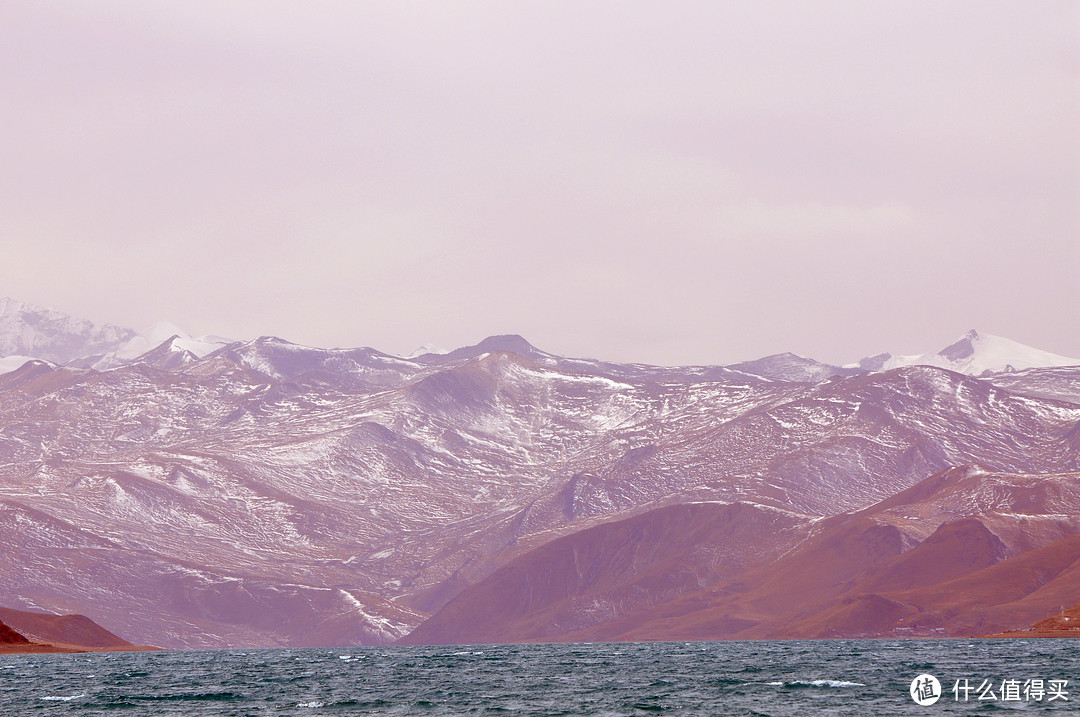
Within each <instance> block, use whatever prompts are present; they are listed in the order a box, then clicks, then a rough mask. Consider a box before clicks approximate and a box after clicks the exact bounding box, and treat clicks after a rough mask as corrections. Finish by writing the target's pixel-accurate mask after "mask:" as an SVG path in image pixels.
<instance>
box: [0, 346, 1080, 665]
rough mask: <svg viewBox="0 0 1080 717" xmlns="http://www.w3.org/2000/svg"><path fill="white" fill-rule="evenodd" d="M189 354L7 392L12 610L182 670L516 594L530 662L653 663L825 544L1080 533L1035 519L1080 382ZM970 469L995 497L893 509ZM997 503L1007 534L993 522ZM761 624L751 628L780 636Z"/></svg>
mask: <svg viewBox="0 0 1080 717" xmlns="http://www.w3.org/2000/svg"><path fill="white" fill-rule="evenodd" d="M127 340H128V341H131V340H132V339H131V338H130V337H129V338H128V339H127ZM185 341H186V340H185V339H182V338H181V339H177V338H174V337H173V336H172V335H170V336H169V337H166V338H164V339H163V340H162V342H161V343H160V344H159V345H157V346H154V347H151V348H150V349H148V350H147V351H146V352H144V353H142V354H141V355H139V356H135V357H132V358H122V357H121V355H120V353H118V349H112V350H111V354H110V351H102V352H100V353H99V354H94V355H98V356H106V355H112V356H113V358H112V359H110V362H111V363H105V364H103V363H101V360H102V359H101V358H98V359H96V360H82V359H75V360H70V361H68V362H67V363H64V364H60V363H58V362H57V361H54V360H51V359H50V360H48V361H46V360H37V361H28V362H22V363H20V365H19V366H18V367H17V368H15V369H14V370H12V371H9V372H7V373H4V374H3V375H0V541H3V543H4V544H5V545H6V546H8V547H7V548H6V550H7V556H8V557H9V560H8V561H6V562H5V563H3V564H0V604H8V605H13V606H19V607H24V608H41V609H47V610H50V611H54V612H81V613H84V614H86V615H89V616H90V617H91V618H93V619H95V620H98V621H100V622H102V623H103V624H108V625H110V627H113V626H115V629H117V631H118V632H120V633H121V634H123V635H125V636H127V637H129V638H131V639H133V640H135V641H136V642H140V643H147V644H157V645H162V646H169V647H201V646H204V647H220V646H229V645H245V646H258V645H263V646H273V645H285V644H288V645H325V644H371V643H386V642H392V641H395V640H398V639H400V638H402V637H404V636H405V635H407V634H409V633H410V632H411V631H413V630H414V629H415V628H416V627H417V626H418V625H420V624H421V623H423V622H424V621H425V620H427V619H428V618H429V617H430V616H431V615H435V614H436V613H439V612H440V610H444V608H445V609H446V610H449V609H450V608H451V606H452V605H454V604H458V605H460V604H461V603H460V600H461V599H464V597H465V596H466V595H467V594H469V593H468V591H469V590H474V589H475V590H479V589H481V588H482V587H483V589H485V590H487V589H491V588H490V585H491V584H490V583H489V582H487V581H489V580H494V579H498V580H499V581H502V582H500V583H499V586H501V587H499V588H498V589H495V590H493V592H492V594H493V595H504V596H506V597H507V599H508V600H511V602H513V600H514V599H517V598H514V596H515V595H517V596H518V598H520V596H521V590H525V595H527V596H529V597H528V598H527V599H524V601H523V602H521V601H520V600H519V601H518V602H514V603H513V604H509V605H507V606H505V609H504V612H503V613H501V614H504V615H505V617H506V620H507V624H511V623H512V624H513V625H514V627H513V631H512V632H513V635H518V636H521V638H520V639H532V637H531V636H532V635H533V634H534V632H530V630H534V628H535V629H538V630H540V631H541V632H543V633H544V634H545V635H548V636H551V637H553V638H556V637H557V638H559V639H562V636H565V635H570V634H579V633H580V631H582V630H597V631H600V632H603V634H604V635H608V634H610V635H612V636H620V635H623V634H631V632H632V630H631V629H630V628H629V627H626V629H624V630H623V631H622V632H619V631H618V630H615V629H614V628H613V629H612V630H613V631H608V632H604V631H607V630H608V627H609V626H611V625H614V624H616V623H618V624H620V625H622V624H623V623H619V621H620V620H624V618H625V619H630V618H629V617H628V616H636V617H634V618H633V619H634V620H637V623H636V627H635V629H638V628H640V629H641V630H645V632H640V633H634V634H642V635H647V634H652V633H649V632H648V630H649V629H651V628H649V627H648V626H649V625H653V624H654V623H653V622H652V620H653V618H652V617H650V616H652V615H654V614H655V615H659V614H660V613H658V612H654V611H657V610H661V611H662V610H669V609H675V607H674V606H676V605H683V607H685V608H686V609H687V610H688V613H687V614H690V612H694V611H693V610H690V608H689V607H687V606H688V605H690V604H691V603H679V601H680V600H690V601H692V600H698V601H699V602H698V603H693V604H694V605H697V606H698V607H699V608H701V610H706V609H707V608H708V609H711V608H709V607H708V606H709V605H711V603H708V605H707V604H706V602H700V601H702V600H706V598H705V597H703V595H704V594H706V593H702V591H707V590H710V589H712V587H713V586H715V585H720V584H722V583H723V581H725V580H734V579H735V576H737V575H743V576H752V575H758V576H759V577H758V578H755V579H756V580H758V581H760V585H758V586H757V587H756V588H755V589H760V590H766V592H767V583H768V581H767V580H766V578H765V577H764V573H760V574H759V573H758V572H755V571H761V570H765V569H766V568H770V569H773V570H775V569H777V568H776V567H775V566H776V565H781V564H787V563H785V562H784V561H785V556H791V555H796V554H797V552H798V551H805V550H810V548H812V547H813V546H819V549H820V550H822V551H824V552H822V553H821V554H820V557H819V558H814V559H815V560H818V559H820V560H822V561H826V560H828V559H830V558H828V550H827V548H828V545H829V544H830V543H829V542H828V541H830V540H831V541H834V542H835V543H837V544H840V543H846V544H849V547H850V549H851V550H853V551H855V552H856V553H857V552H858V551H860V550H863V551H864V553H863V554H865V555H877V553H874V550H876V549H877V548H872V546H873V545H876V543H874V542H873V541H874V540H876V538H875V537H874V536H877V535H878V534H879V533H881V531H885V533H881V534H882V535H884V536H885V537H884V538H882V540H885V548H881V549H882V550H885V549H886V548H887V552H886V553H882V554H881V555H880V556H878V557H882V556H884V557H888V558H889V559H890V560H892V559H898V558H900V557H902V556H903V555H905V554H906V553H907V552H910V551H912V550H913V549H915V548H917V547H921V546H922V545H924V544H927V543H928V541H930V538H931V537H932V536H933V535H935V531H938V530H939V528H941V526H942V525H943V524H956V525H955V526H954V527H952V528H949V529H948V530H946V532H945V533H943V534H942V535H939V536H938V537H937V538H935V540H936V541H939V542H942V543H943V544H950V543H949V541H961V542H963V541H964V540H971V541H974V542H972V545H976V544H977V545H980V546H982V545H984V543H985V544H986V545H991V546H992V547H993V549H994V550H997V544H996V543H993V541H992V540H990V539H989V538H988V537H986V536H985V535H982V534H981V533H979V531H978V528H977V527H975V526H973V525H970V524H967V523H963V522H962V521H963V520H964V519H966V518H973V519H975V520H977V521H978V522H979V524H980V525H982V526H983V527H984V528H985V529H986V530H988V531H990V532H991V533H992V534H993V535H994V536H995V537H996V539H997V540H998V541H1000V542H1001V544H1002V545H1003V546H1004V550H1005V558H1006V559H1007V560H1011V559H1012V557H1011V556H1012V555H1013V554H1014V553H1015V554H1017V555H1018V554H1020V553H1021V552H1024V551H1031V550H1036V549H1038V548H1040V547H1042V546H1044V545H1047V544H1049V543H1050V542H1052V541H1054V540H1059V539H1064V538H1065V537H1067V536H1068V535H1070V534H1071V533H1072V532H1080V531H1075V530H1074V527H1075V520H1074V516H1075V514H1076V513H1077V509H1076V507H1075V506H1076V505H1078V504H1080V503H1072V504H1071V506H1070V504H1068V503H1064V504H1062V505H1063V506H1064V507H1060V506H1059V507H1060V511H1059V513H1055V514H1053V515H1051V514H1049V513H1040V512H1032V510H1027V509H1025V508H1024V507H1023V500H1022V496H1024V495H1029V494H1030V495H1033V496H1044V498H1045V500H1050V498H1049V497H1046V496H1050V497H1052V496H1054V495H1058V494H1060V495H1072V494H1071V493H1069V492H1068V491H1069V490H1071V488H1070V486H1071V485H1072V483H1070V480H1073V479H1070V478H1062V476H1067V475H1069V474H1071V473H1075V472H1076V471H1078V470H1080V450H1078V449H1080V437H1078V435H1080V402H1078V400H1077V394H1080V389H1078V386H1080V368H1072V369H1070V368H1067V367H1058V368H1048V369H1038V368H1032V369H1029V370H1026V371H1018V372H1009V373H993V374H988V375H985V376H979V377H973V376H969V375H966V374H964V373H959V372H955V371H951V370H949V369H944V368H940V367H928V366H902V367H898V368H894V369H889V370H881V371H871V370H867V369H865V368H861V369H854V368H848V369H842V368H840V367H830V366H827V365H825V364H819V363H818V362H814V361H812V360H809V359H801V358H799V357H793V356H791V355H782V356H779V357H767V358H766V359H761V360H759V361H753V362H744V363H743V364H736V365H732V366H717V367H676V368H661V367H650V366H642V365H636V364H613V363H607V362H602V361H595V360H590V359H568V358H563V357H558V356H554V355H552V354H548V353H546V352H543V351H541V350H539V349H536V348H535V347H532V346H531V345H530V344H528V342H526V341H525V340H524V339H522V338H521V337H516V336H501V337H491V338H489V339H486V340H485V341H483V342H481V343H480V344H477V345H475V346H470V347H464V348H461V349H458V350H456V351H452V352H449V353H445V354H436V353H428V354H421V355H419V356H415V357H413V358H409V359H406V358H402V357H398V356H393V355H389V354H386V353H382V352H379V351H376V350H374V349H368V348H361V349H318V348H311V347H304V346H299V345H296V344H292V343H289V342H287V341H284V340H281V339H277V338H273V337H263V338H260V339H257V340H254V341H246V342H233V343H225V344H214V346H217V347H216V348H214V347H213V346H210V347H207V346H202V347H196V348H199V350H198V351H195V350H191V348H192V347H191V345H190V344H186V343H185ZM207 343H213V342H207ZM207 348H212V349H213V350H211V351H210V352H209V353H205V349H207ZM975 349H976V352H977V349H978V347H977V346H976V347H975ZM57 355H58V354H57ZM82 358H85V356H84V357H82ZM91 358H93V356H91ZM973 365H974V364H973ZM94 366H96V368H95V367H94ZM975 367H976V368H978V366H977V365H976V366H975ZM969 464H978V465H980V466H983V467H985V468H983V469H978V470H982V471H983V473H978V472H977V471H976V472H975V473H971V471H970V470H969V471H968V472H965V473H963V476H967V477H966V478H965V477H963V476H961V475H960V474H954V473H945V474H942V475H946V476H949V478H948V480H945V483H944V484H943V486H942V487H941V488H940V489H935V490H934V491H931V492H930V493H929V494H928V495H929V496H930V497H929V498H927V499H925V500H923V499H917V496H916V497H912V496H908V497H906V498H903V500H904V501H906V502H903V503H902V505H901V504H897V505H898V506H900V507H896V508H895V510H894V509H893V508H890V507H889V506H890V504H889V503H888V501H889V500H890V499H894V498H896V497H897V495H898V494H901V495H903V493H902V492H903V491H905V490H907V489H913V490H915V489H916V488H913V487H915V486H922V488H921V489H922V490H927V488H926V485H927V484H926V483H925V481H926V480H927V479H928V477H929V476H933V475H935V474H941V472H942V471H948V469H950V468H953V467H955V466H966V465H969ZM971 470H975V469H971ZM969 473H970V475H969ZM979 476H984V477H981V478H980V477H979ZM933 480H943V479H941V478H940V476H939V477H938V478H936V479H933ZM965 481H973V482H974V483H972V484H971V485H969V484H968V482H965ZM1009 481H1012V482H1011V483H1010V482H1009ZM1023 481H1028V482H1023ZM1039 481H1043V482H1042V483H1040V482H1039ZM1017 482H1020V483H1022V485H1020V484H1019V483H1018V484H1017V485H1013V483H1017ZM976 484H977V485H976ZM1025 491H1026V492H1025ZM1040 491H1041V492H1040ZM1055 491H1056V492H1055ZM920 495H921V494H920ZM999 495H1007V496H1010V497H1009V500H1010V501H1013V503H1009V504H1008V505H1009V506H1011V508H1010V510H1005V508H1001V509H1000V510H998V509H989V508H987V507H986V506H988V505H991V504H994V505H997V504H996V503H993V501H994V500H996V498H995V496H999ZM896 499H899V498H896ZM1032 500H1034V498H1032ZM1040 500H1043V498H1040ZM1014 503H1015V505H1014ZM1002 505H1005V504H1002ZM1047 505H1049V503H1047ZM1055 505H1057V504H1055ZM874 506H876V508H873V509H874V510H875V511H877V512H874V513H873V514H872V515H871V514H869V513H866V514H862V513H859V511H865V510H867V509H871V508H872V507H874ZM890 511H891V512H890ZM1010 511H1011V513H1015V514H1016V515H1021V514H1022V515H1024V516H1025V518H1024V520H1023V521H1020V519H1019V518H1017V519H1015V520H1014V519H1013V518H1012V517H1010ZM901 514H902V515H901ZM853 516H857V517H853ZM883 516H885V517H883ZM972 530H973V531H975V532H974V533H971V532H970V531H972ZM867 531H869V533H868V534H867ZM950 531H951V532H950ZM886 533H887V535H886ZM864 534H865V535H864ZM830 536H831V537H830ZM567 541H569V542H567ZM866 541H870V542H869V543H867V545H869V546H871V547H862V548H860V547H859V546H861V545H863V544H864V543H866ZM980 541H982V542H980ZM934 544H935V543H934V542H929V546H931V547H932V546H933V545H934ZM628 546H637V547H634V548H630V547H628ZM837 550H839V548H837ZM926 550H927V551H929V550H930V547H927V548H926ZM888 551H891V552H888ZM987 554H988V555H994V556H996V555H997V553H994V552H993V550H990V552H989V553H987ZM803 555H804V557H806V556H807V555H813V554H812V553H803ZM567 556H576V557H575V559H576V561H577V562H576V563H573V562H567ZM875 559H876V558H875ZM792 560H794V558H792ZM823 564H824V563H823ZM875 564H876V563H875ZM898 565H899V563H898ZM854 567H855V566H854V565H853V566H851V567H850V568H849V569H854ZM865 567H866V568H869V567H870V565H869V564H867V565H866V566H865ZM501 569H509V570H510V571H511V572H510V573H509V574H508V573H505V572H502V570H501ZM896 569H897V570H900V568H899V567H897V568H896ZM792 570H793V571H794V570H795V569H794V568H792ZM538 571H539V572H538ZM857 574H858V571H856V572H853V573H851V577H850V578H849V579H852V578H854V577H855V576H856V575H857ZM950 574H951V573H950ZM543 575H546V576H547V577H546V578H544V577H539V576H543ZM497 576H498V577H497ZM797 578H798V575H797V571H796V572H793V573H792V574H791V576H790V579H791V580H796V579H797ZM935 584H936V583H935ZM522 585H526V586H531V588H529V589H526V588H522V587H521V586H522ZM755 585H757V583H755ZM868 585H869V584H868ZM883 585H884V587H883ZM484 586H487V587H484ZM515 586H517V587H515ZM900 587H911V586H909V585H908V584H907V583H901V584H900ZM923 587H925V586H923ZM834 588H835V586H833V587H830V588H828V590H826V591H825V592H824V593H822V597H821V598H820V599H821V600H823V601H827V600H830V599H833V598H834V597H835V596H834V595H833V593H832V592H829V591H831V590H833V589H834ZM886 588H887V590H886ZM530 589H531V592H529V590H530ZM788 589H789V590H790V587H789V588H788ZM894 589H899V588H897V587H895V586H893V585H892V583H888V584H887V585H886V584H884V583H883V584H882V585H879V584H877V583H874V585H873V586H870V587H866V591H870V593H868V594H875V595H876V594H878V593H879V592H883V591H884V592H889V591H893V590H894ZM463 591H465V592H463ZM873 591H877V592H873ZM864 592H865V591H864ZM860 594H861V593H860ZM890 594H891V592H890ZM695 596H696V597H695ZM766 597H767V596H766V595H765V593H762V600H765V598H766ZM711 599H712V598H709V600H711ZM890 599H891V598H890ZM823 604H824V603H823ZM911 604H915V603H911ZM743 608H745V610H743ZM743 608H740V610H742V612H739V611H735V612H731V611H729V613H730V614H732V615H737V616H738V620H742V621H743V622H738V621H736V622H734V623H732V624H733V625H736V626H737V625H742V626H743V627H742V628H741V629H743V630H749V629H751V628H752V627H754V626H755V625H762V626H761V627H760V628H755V629H758V630H759V632H760V634H762V635H764V634H766V633H768V630H767V626H765V625H764V624H763V623H762V621H761V620H758V619H757V618H756V617H755V613H753V612H752V611H749V608H748V607H746V606H745V605H744V606H743ZM455 609H456V608H455ZM680 609H681V608H680ZM920 609H921V608H920ZM695 610H697V608H695ZM466 612H467V611H466ZM698 612H700V610H698ZM582 615H586V616H588V615H591V616H592V617H587V618H583V617H582ZM792 618H793V619H794V615H792ZM432 619H433V620H437V619H442V618H439V617H438V615H436V618H432ZM665 619H666V618H665ZM755 620H757V621H756V622H753V621H755ZM746 621H752V622H753V625H750V624H749V622H746ZM526 623H529V624H531V625H532V627H528V626H527V625H526ZM430 624H432V625H434V624H438V623H437V622H436V623H430ZM627 624H628V623H627ZM688 624H689V623H688ZM553 625H554V626H557V628H553V627H552V626H553ZM599 626H606V627H603V628H601V627H599ZM433 629H434V628H433V627H430V626H425V627H424V628H422V630H424V631H428V632H430V631H431V630H433ZM800 629H801V628H800ZM826 629H831V627H830V626H825V627H821V628H820V630H826ZM545 631H546V632H545ZM806 631H808V632H812V626H808V627H806ZM600 632H597V634H600ZM423 634H424V632H422V631H418V632H417V633H416V635H415V636H414V637H413V638H412V639H420V638H421V637H422V636H423ZM440 634H446V635H449V634H450V633H440ZM507 634H510V633H507ZM581 634H584V633H581ZM732 634H734V633H732ZM747 634H749V633H747ZM769 634H771V633H769ZM439 639H454V638H439ZM460 639H465V638H460ZM515 639H518V638H516V637H515Z"/></svg>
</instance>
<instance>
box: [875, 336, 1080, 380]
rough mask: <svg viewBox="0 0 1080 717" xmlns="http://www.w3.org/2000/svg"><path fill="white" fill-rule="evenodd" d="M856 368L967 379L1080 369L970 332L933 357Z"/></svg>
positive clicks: (884, 359)
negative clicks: (925, 371)
mask: <svg viewBox="0 0 1080 717" xmlns="http://www.w3.org/2000/svg"><path fill="white" fill-rule="evenodd" d="M859 366H860V367H862V368H865V369H867V370H870V371H873V370H887V369H890V368H899V367H901V366H937V367H938V368H944V369H948V370H950V371H956V372H957V373H964V374H967V375H969V376H979V375H982V374H984V373H1000V372H1006V371H1020V370H1023V369H1028V368H1047V367H1053V366H1080V359H1075V358H1069V357H1067V356H1060V355H1058V354H1054V353H1050V352H1049V351H1042V350H1040V349H1036V348H1032V347H1031V346H1026V345H1024V344H1022V343H1019V342H1017V341H1013V340H1012V339H1007V338H1004V337H1002V336H994V335H993V334H980V333H979V332H978V331H976V330H975V329H972V330H971V331H968V332H967V333H966V334H964V335H963V336H961V337H960V338H959V339H957V340H956V341H954V342H953V343H951V344H949V345H948V346H946V347H945V348H943V349H941V350H940V351H937V352H935V353H930V354H922V355H916V356H891V355H889V354H879V355H877V356H872V357H868V358H864V359H863V360H862V361H860V362H859Z"/></svg>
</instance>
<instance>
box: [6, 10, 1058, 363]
mask: <svg viewBox="0 0 1080 717" xmlns="http://www.w3.org/2000/svg"><path fill="white" fill-rule="evenodd" d="M0 97H2V98H3V101H2V102H0V166H2V167H3V172H2V174H0V242H2V245H0V246H2V256H0V295H8V296H11V297H12V298H15V299H20V300H23V301H29V302H32V303H36V304H41V305H45V306H50V307H54V308H57V309H61V310H64V311H68V312H72V313H76V314H79V315H83V316H86V317H87V318H90V319H92V320H94V321H98V322H109V323H115V324H120V325H125V326H131V327H134V328H137V329H142V328H146V327H147V326H149V325H150V324H152V323H154V322H156V321H158V320H161V319H167V320H170V321H172V322H174V323H176V324H179V325H180V326H182V327H184V328H185V329H187V330H188V331H189V332H190V333H192V334H194V335H198V334H203V333H215V334H222V335H226V336H230V337H234V338H253V337H255V336H258V335H261V334H275V335H278V336H282V337H284V338H287V339H289V340H292V341H296V342H299V343H306V344H312V345H318V346H358V345H368V346H374V347H376V348H380V349H383V350H386V351H392V352H398V353H407V352H409V351H411V350H413V349H415V348H416V347H418V346H419V345H421V344H434V345H438V346H443V347H447V348H452V347H456V346H460V345H464V344H470V343H475V342H476V341H478V340H479V339H481V338H483V337H484V336H486V335H489V334H495V333H520V334H522V335H524V336H525V337H526V338H528V339H529V340H530V341H531V342H532V343H534V344H535V345H537V346H539V347H540V348H543V349H546V350H549V351H553V352H556V353H560V354H563V355H574V356H594V357H598V358H605V359H612V360H623V361H643V362H650V363H660V364H679V363H727V362H732V361H737V360H740V359H748V358H754V357H757V356H761V355H765V354H769V353H776V352H780V351H794V352H796V353H800V354H803V355H808V356H813V357H815V358H819V359H822V360H827V361H836V362H844V361H852V360H856V359H858V358H859V357H860V356H863V355H866V354H868V353H874V352H877V351H885V350H888V351H893V352H897V353H922V352H925V351H929V350H934V349H937V348H940V347H941V346H943V345H944V344H945V343H948V342H949V341H951V340H952V339H953V338H955V337H957V336H959V335H960V334H962V333H963V332H965V331H966V330H968V329H970V328H977V329H979V330H981V331H983V332H986V333H993V334H1000V335H1004V336H1008V337H1010V338H1013V339H1015V340H1018V341H1022V342H1024V343H1028V344H1031V345H1034V346H1037V347H1040V348H1044V349H1047V350H1050V351H1054V352H1056V353H1061V354H1065V355H1069V356H1074V357H1080V3H1077V2H1075V1H1073V0H1068V1H1066V2H1009V3H998V2H986V1H978V2H942V0H934V1H933V2H903V3H868V2H862V1H860V2H842V3H835V2H809V3H808V2H790V3H768V2H757V1H755V2H739V3H724V2H715V1H708V2H667V1H665V2H651V3H634V2H588V1H583V0H574V1H573V2H553V1H552V0H543V1H542V2H506V1H504V0H498V1H495V2H423V3H410V2H401V1H399V0H394V1H393V2H390V1H389V0H387V1H386V2H377V3H376V2H356V1H353V0H349V1H342V2H313V1H311V0H305V1H304V2H290V3H286V2H270V1H268V0H259V1H258V2H222V1H221V0H215V1H213V2H198V1H192V0H185V1H184V2H171V3H148V2H145V1H144V0H137V1H134V2H118V1H111V0H94V1H93V2H89V1H87V2H47V1H43V0H32V1H29V2H23V1H21V0H4V2H3V3H2V4H0Z"/></svg>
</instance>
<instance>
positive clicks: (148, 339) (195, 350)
mask: <svg viewBox="0 0 1080 717" xmlns="http://www.w3.org/2000/svg"><path fill="white" fill-rule="evenodd" d="M167 341H168V342H170V343H171V346H172V347H173V349H172V350H173V351H178V352H186V353H189V354H191V355H193V356H195V357H198V358H201V357H203V356H205V355H207V354H208V353H211V352H212V351H214V350H216V349H218V348H220V347H221V346H224V345H225V344H228V343H230V340H228V339H223V338H220V337H205V338H202V339H192V338H191V337H190V336H188V335H187V334H186V333H184V331H183V330H181V329H179V328H178V327H176V326H174V325H172V324H169V323H167V322H161V323H158V324H155V325H154V326H152V327H151V328H150V329H148V330H147V331H146V332H144V333H141V334H140V333H138V332H136V331H134V330H132V329H127V328H122V327H119V326H113V325H111V324H105V325H101V326H98V325H95V324H93V323H91V322H89V321H87V320H86V319H80V318H77V317H74V316H71V315H70V314H65V313H63V312H60V311H56V310H54V309H46V308H42V307H40V306H34V305H32V304H26V303H22V302H18V301H14V300H12V299H8V298H0V373H4V372H5V371H12V370H14V369H16V368H18V367H19V366H21V365H22V364H23V363H25V362H26V361H29V360H31V359H41V360H45V361H49V362H52V363H55V364H70V365H73V366H80V367H85V368H94V369H97V370H104V369H109V368H115V367H116V366H121V365H124V364H126V363H130V362H132V361H134V360H137V359H138V358H139V357H140V356H142V355H143V354H145V353H147V352H149V351H152V350H154V349H156V348H158V347H160V346H161V344H163V343H165V342H167Z"/></svg>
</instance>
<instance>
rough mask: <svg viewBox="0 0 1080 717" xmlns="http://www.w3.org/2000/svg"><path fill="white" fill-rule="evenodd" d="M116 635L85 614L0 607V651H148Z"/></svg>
mask: <svg viewBox="0 0 1080 717" xmlns="http://www.w3.org/2000/svg"><path fill="white" fill-rule="evenodd" d="M146 649H153V648H147V647H138V646H136V645H133V644H131V643H130V642H128V641H127V640H125V639H123V638H121V637H119V636H117V635H114V634H113V633H111V632H109V631H108V630H106V629H105V628H103V627H102V626H101V625H98V624H97V623H96V622H94V621H93V620H91V619H90V618H88V617H86V616H85V615H53V614H50V613H44V612H40V611H30V610H14V609H12V608H5V607H0V651H3V652H101V651H114V650H146Z"/></svg>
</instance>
